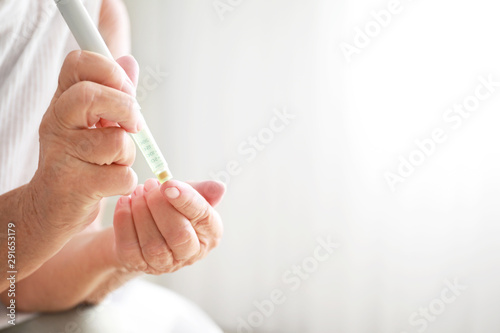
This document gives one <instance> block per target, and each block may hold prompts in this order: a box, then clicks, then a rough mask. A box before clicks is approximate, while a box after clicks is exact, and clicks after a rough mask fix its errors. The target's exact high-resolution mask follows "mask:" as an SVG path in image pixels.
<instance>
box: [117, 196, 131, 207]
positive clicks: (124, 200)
mask: <svg viewBox="0 0 500 333" xmlns="http://www.w3.org/2000/svg"><path fill="white" fill-rule="evenodd" d="M130 202H131V198H130V197H129V196H122V197H120V199H118V201H117V202H116V208H117V209H118V208H127V207H129V206H130Z"/></svg>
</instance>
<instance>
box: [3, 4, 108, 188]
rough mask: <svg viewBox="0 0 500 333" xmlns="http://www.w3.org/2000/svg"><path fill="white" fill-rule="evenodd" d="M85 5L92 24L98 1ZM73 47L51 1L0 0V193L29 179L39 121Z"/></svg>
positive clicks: (35, 149)
mask: <svg viewBox="0 0 500 333" xmlns="http://www.w3.org/2000/svg"><path fill="white" fill-rule="evenodd" d="M84 2H85V4H86V6H87V8H88V10H89V12H90V13H91V15H92V16H93V17H94V19H96V20H97V17H98V13H99V9H100V0H86V1H84ZM77 47H78V46H77V44H76V42H75V41H74V38H73V37H72V36H71V34H70V31H69V29H68V28H67V26H66V24H65V22H64V20H63V19H62V17H61V15H60V14H59V11H58V10H57V8H56V5H55V4H54V1H53V0H32V1H28V0H23V1H16V0H0V194H3V193H5V192H7V191H9V190H12V189H14V188H16V187H19V186H21V185H23V184H25V183H27V182H29V181H30V179H31V178H32V177H33V174H34V172H35V171H36V167H37V162H38V127H39V125H40V121H41V119H42V117H43V114H44V113H45V111H46V109H47V107H48V105H49V103H50V100H51V99H52V96H53V94H54V91H55V89H56V86H57V78H58V75H59V70H60V68H61V65H62V63H63V61H64V58H65V56H66V55H67V54H68V53H69V52H70V51H71V50H74V49H76V48H77Z"/></svg>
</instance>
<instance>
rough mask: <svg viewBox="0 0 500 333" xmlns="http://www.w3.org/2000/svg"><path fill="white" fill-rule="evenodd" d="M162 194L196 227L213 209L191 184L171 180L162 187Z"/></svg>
mask: <svg viewBox="0 0 500 333" xmlns="http://www.w3.org/2000/svg"><path fill="white" fill-rule="evenodd" d="M161 192H162V193H163V194H164V196H165V198H166V199H167V200H168V201H169V202H170V203H171V204H172V206H174V207H175V208H176V209H177V210H178V211H179V212H180V213H181V214H182V215H184V216H185V217H186V218H188V219H189V220H190V221H191V223H192V224H193V226H195V227H196V224H197V223H198V222H199V221H202V220H204V219H206V218H208V217H209V215H210V212H211V209H212V207H211V206H210V204H209V203H208V202H207V200H205V198H204V197H202V196H201V194H200V193H198V192H197V191H196V190H195V189H194V188H193V187H192V186H191V185H189V184H186V183H183V182H180V181H177V180H170V181H168V182H165V183H163V184H162V185H161Z"/></svg>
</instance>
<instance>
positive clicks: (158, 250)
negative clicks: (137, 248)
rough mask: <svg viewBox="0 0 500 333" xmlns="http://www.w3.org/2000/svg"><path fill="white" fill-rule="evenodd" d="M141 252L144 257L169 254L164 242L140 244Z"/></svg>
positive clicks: (160, 256)
mask: <svg viewBox="0 0 500 333" xmlns="http://www.w3.org/2000/svg"><path fill="white" fill-rule="evenodd" d="M141 250H142V254H143V255H144V257H145V258H155V259H158V258H164V257H166V256H167V255H168V254H169V250H168V248H167V246H166V244H165V243H164V242H150V243H147V244H145V245H143V246H141Z"/></svg>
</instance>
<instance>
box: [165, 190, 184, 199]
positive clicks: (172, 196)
mask: <svg viewBox="0 0 500 333" xmlns="http://www.w3.org/2000/svg"><path fill="white" fill-rule="evenodd" d="M180 194H181V192H179V190H178V189H177V187H169V188H167V189H166V190H165V195H166V196H167V198H169V199H176V198H178V197H179V195H180Z"/></svg>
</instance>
